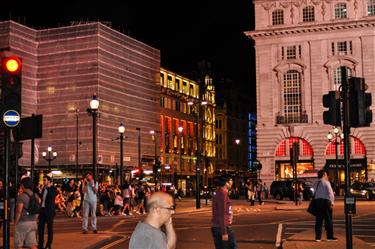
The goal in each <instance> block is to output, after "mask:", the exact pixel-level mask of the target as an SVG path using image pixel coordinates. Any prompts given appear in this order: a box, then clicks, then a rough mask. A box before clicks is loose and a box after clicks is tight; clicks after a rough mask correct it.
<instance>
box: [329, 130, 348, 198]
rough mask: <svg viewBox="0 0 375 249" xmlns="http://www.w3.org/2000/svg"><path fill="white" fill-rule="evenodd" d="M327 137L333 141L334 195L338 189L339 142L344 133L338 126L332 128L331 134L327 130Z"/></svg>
mask: <svg viewBox="0 0 375 249" xmlns="http://www.w3.org/2000/svg"><path fill="white" fill-rule="evenodd" d="M327 139H328V141H330V142H332V141H333V142H334V143H335V155H336V157H335V164H336V167H335V192H336V195H338V192H339V191H338V190H339V152H338V150H339V144H340V143H341V140H342V139H344V133H342V132H340V129H339V128H338V127H334V128H333V134H332V132H328V134H327Z"/></svg>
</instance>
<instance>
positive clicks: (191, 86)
mask: <svg viewBox="0 0 375 249" xmlns="http://www.w3.org/2000/svg"><path fill="white" fill-rule="evenodd" d="M190 96H194V85H192V84H190Z"/></svg>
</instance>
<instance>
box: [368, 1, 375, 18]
mask: <svg viewBox="0 0 375 249" xmlns="http://www.w3.org/2000/svg"><path fill="white" fill-rule="evenodd" d="M367 15H369V16H375V0H367Z"/></svg>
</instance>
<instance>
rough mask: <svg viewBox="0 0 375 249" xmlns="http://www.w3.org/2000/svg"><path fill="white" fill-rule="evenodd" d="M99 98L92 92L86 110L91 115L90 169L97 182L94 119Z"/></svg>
mask: <svg viewBox="0 0 375 249" xmlns="http://www.w3.org/2000/svg"><path fill="white" fill-rule="evenodd" d="M98 108H99V100H98V99H97V98H96V95H95V94H94V95H93V96H92V99H91V100H90V107H89V108H88V109H87V112H88V113H89V114H90V115H91V116H92V170H93V174H94V181H95V182H97V180H98V179H97V178H98V172H97V171H98V169H97V165H96V119H97V117H98Z"/></svg>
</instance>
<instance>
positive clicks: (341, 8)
mask: <svg viewBox="0 0 375 249" xmlns="http://www.w3.org/2000/svg"><path fill="white" fill-rule="evenodd" d="M344 18H347V11H346V3H337V4H335V19H344Z"/></svg>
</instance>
